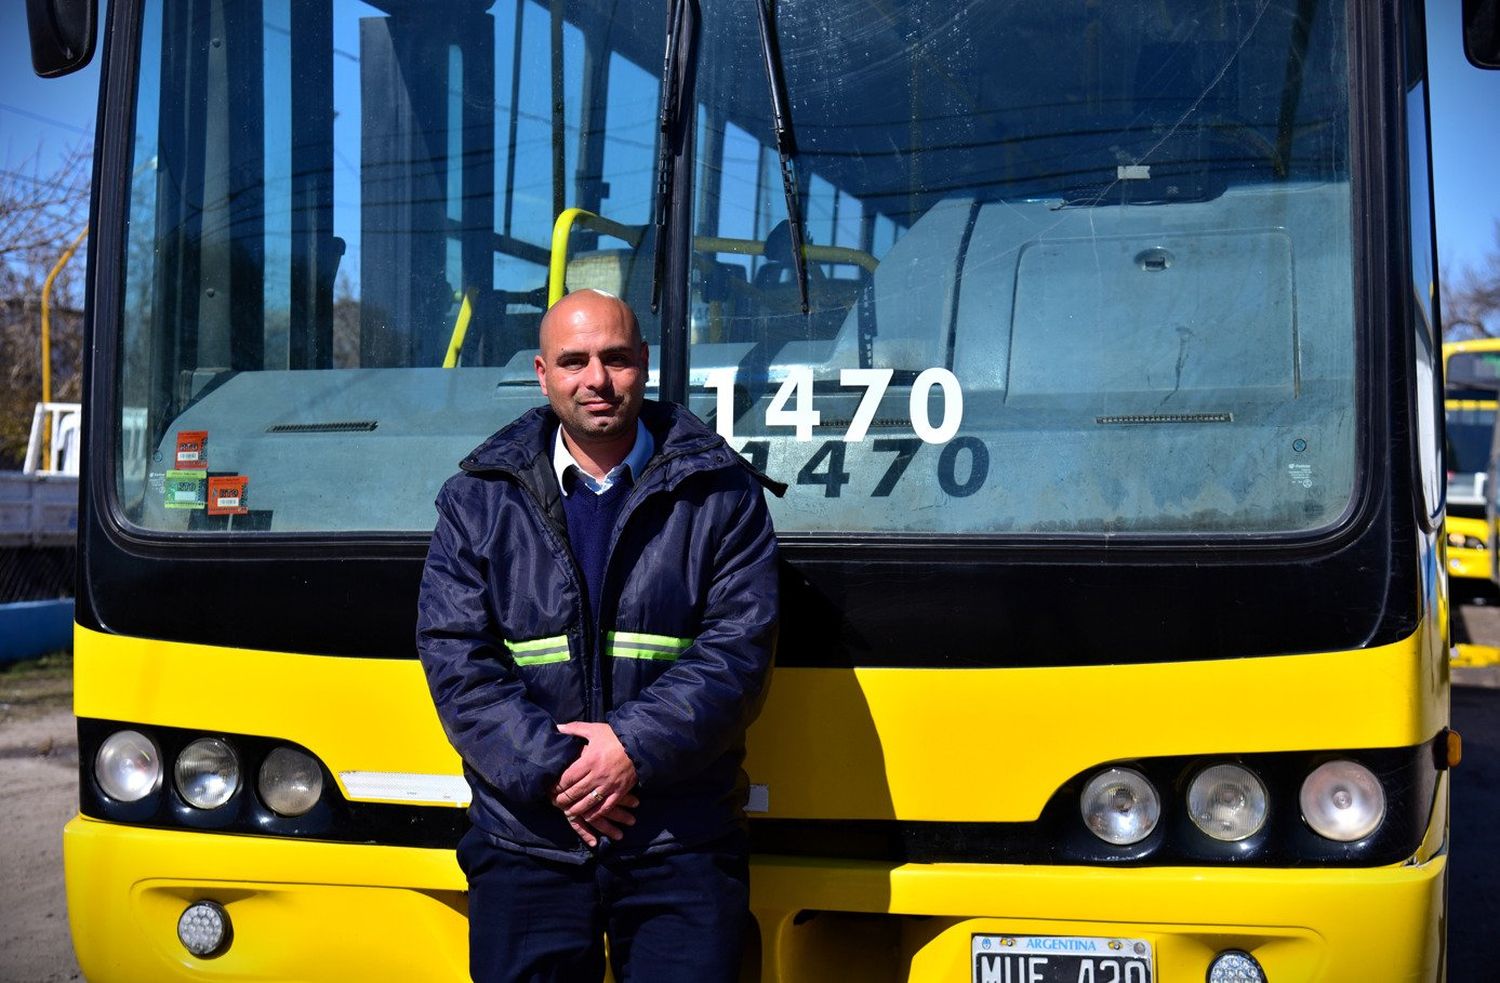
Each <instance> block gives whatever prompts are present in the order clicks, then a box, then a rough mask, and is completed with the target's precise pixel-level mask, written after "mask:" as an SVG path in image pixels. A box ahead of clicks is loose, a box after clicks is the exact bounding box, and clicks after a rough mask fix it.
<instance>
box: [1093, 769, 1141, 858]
mask: <svg viewBox="0 0 1500 983" xmlns="http://www.w3.org/2000/svg"><path fill="white" fill-rule="evenodd" d="M1079 805H1080V807H1081V808H1082V810H1083V821H1084V823H1085V825H1087V826H1088V828H1089V830H1090V831H1091V832H1092V833H1093V834H1094V835H1095V836H1097V837H1099V839H1101V840H1103V841H1104V842H1106V843H1113V844H1115V845H1116V846H1127V845H1129V844H1131V843H1139V842H1140V841H1141V840H1144V839H1145V838H1146V837H1148V836H1150V835H1151V831H1152V830H1153V829H1155V828H1156V821H1157V820H1158V819H1160V818H1161V798H1160V797H1159V796H1158V795H1157V794H1156V789H1155V787H1153V786H1152V784H1151V782H1150V781H1148V780H1147V778H1146V776H1145V775H1142V774H1141V773H1140V772H1138V771H1133V770H1131V769H1129V768H1111V769H1109V770H1108V771H1105V772H1101V773H1100V774H1098V775H1095V776H1094V777H1093V779H1092V780H1091V781H1090V782H1089V783H1088V785H1086V786H1084V789H1083V795H1082V796H1081V800H1080V803H1079Z"/></svg>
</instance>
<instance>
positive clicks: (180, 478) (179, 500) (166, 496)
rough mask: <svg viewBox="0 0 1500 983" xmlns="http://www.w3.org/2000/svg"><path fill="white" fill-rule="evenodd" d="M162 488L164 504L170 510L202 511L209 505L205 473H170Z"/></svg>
mask: <svg viewBox="0 0 1500 983" xmlns="http://www.w3.org/2000/svg"><path fill="white" fill-rule="evenodd" d="M162 488H163V496H162V504H163V505H164V506H166V507H167V508H169V509H201V508H203V507H204V506H205V505H207V504H208V495H207V490H208V482H207V474H206V473H205V472H203V471H168V472H167V476H166V480H165V481H164V482H163V484H162Z"/></svg>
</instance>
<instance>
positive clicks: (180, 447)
mask: <svg viewBox="0 0 1500 983" xmlns="http://www.w3.org/2000/svg"><path fill="white" fill-rule="evenodd" d="M174 467H175V468H176V469H177V470H179V471H185V470H188V469H190V468H198V469H200V470H201V469H205V468H207V467H208V431H207V430H179V431H177V463H176V464H175V465H174Z"/></svg>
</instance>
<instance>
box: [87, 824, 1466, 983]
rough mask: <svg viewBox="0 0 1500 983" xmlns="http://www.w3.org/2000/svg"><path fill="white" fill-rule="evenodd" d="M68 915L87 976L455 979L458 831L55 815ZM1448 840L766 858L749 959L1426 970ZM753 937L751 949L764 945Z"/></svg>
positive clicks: (790, 976) (857, 965) (1200, 974)
mask: <svg viewBox="0 0 1500 983" xmlns="http://www.w3.org/2000/svg"><path fill="white" fill-rule="evenodd" d="M64 857H65V866H66V876H67V887H68V909H69V918H70V921H71V923H72V930H73V942H74V946H75V948H76V949H77V952H78V962H79V965H80V967H81V968H82V970H83V973H84V975H85V976H86V977H87V978H88V979H89V980H91V981H93V983H109V981H116V980H122V981H123V980H129V981H134V980H140V981H170V980H309V981H311V980H348V979H361V980H401V981H411V980H464V979H467V976H468V974H467V959H468V941H467V922H466V915H465V912H466V903H465V896H464V893H463V887H464V882H463V876H462V874H461V873H460V871H459V869H458V866H457V863H456V862H455V860H454V857H453V854H452V852H451V851H448V850H427V849H414V848H404V847H384V846H374V845H364V844H337V843H320V842H306V841H296V840H285V839H273V838H262V837H250V836H223V835H214V834H205V833H201V832H183V831H175V830H157V829H144V828H136V827H126V826H117V825H114V824H110V823H103V822H98V821H96V820H91V819H86V818H83V817H78V818H76V819H74V820H73V821H72V822H71V823H69V824H68V827H67V829H66V831H65V833H64ZM1445 872H1446V856H1445V855H1439V856H1436V857H1434V858H1433V859H1431V860H1430V861H1428V862H1426V863H1421V864H1417V863H1410V864H1403V865H1400V866H1395V867H1379V868H1359V869H1310V870H1285V869H1276V870H1259V869H1224V868H1215V869H1205V868H1187V867H1138V868H1119V869H1101V868H1097V867H1022V866H1006V865H985V864H904V865H900V866H892V865H890V864H878V863H866V862H836V861H828V860H815V859H803V858H784V857H759V858H757V860H756V862H755V864H754V867H753V873H752V892H751V893H752V906H753V908H754V911H755V915H756V921H757V923H758V926H757V927H758V935H759V938H758V943H759V944H758V946H755V945H752V947H751V948H752V953H751V954H750V958H749V960H748V963H749V965H748V966H747V969H748V973H747V977H746V978H748V979H757V978H758V979H761V980H765V981H776V983H794V981H795V983H803V981H806V983H821V981H826V980H834V979H841V978H842V979H851V980H861V981H892V983H896V981H914V983H926V981H945V983H964V981H968V980H971V979H972V970H971V968H970V963H969V960H970V955H969V953H970V937H971V935H973V934H974V933H996V934H1007V935H1070V936H1094V937H1122V938H1132V939H1144V940H1146V941H1148V942H1149V943H1150V944H1151V946H1152V951H1153V954H1154V961H1155V974H1154V977H1153V979H1154V980H1157V981H1161V983H1173V981H1201V980H1203V979H1204V978H1205V975H1206V971H1207V968H1208V964H1209V961H1210V960H1211V959H1212V958H1213V956H1214V955H1215V953H1218V952H1221V951H1223V950H1225V949H1241V950H1244V951H1246V952H1249V953H1251V954H1252V955H1254V956H1255V958H1256V959H1257V960H1259V961H1260V963H1261V965H1262V966H1263V967H1264V968H1265V970H1266V974H1267V978H1268V979H1269V980H1271V981H1273V983H1277V981H1294V980H1325V981H1339V980H1372V979H1379V980H1382V981H1397V980H1424V981H1425V980H1434V979H1438V978H1439V976H1440V973H1441V966H1442V955H1443V936H1442V925H1443V918H1442V910H1443V898H1444V890H1443V882H1444V878H1445ZM202 899H211V900H214V901H217V902H219V903H220V904H222V905H223V906H224V908H225V909H226V911H227V912H228V913H229V917H230V920H231V922H232V924H233V933H234V934H233V942H232V943H231V944H230V946H229V948H228V949H227V951H225V952H224V953H223V954H222V955H219V956H217V957H215V958H212V959H198V958H195V957H194V956H191V955H189V954H188V952H187V950H186V949H184V948H183V946H182V945H181V944H180V943H179V942H178V941H177V936H176V926H177V919H178V917H179V915H181V913H182V911H183V910H184V909H185V908H186V907H187V906H188V905H189V904H190V903H192V902H194V901H198V900H202ZM756 949H758V952H759V955H758V957H757V956H756V954H755V952H754V950H756Z"/></svg>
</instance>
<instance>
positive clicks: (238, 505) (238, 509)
mask: <svg viewBox="0 0 1500 983" xmlns="http://www.w3.org/2000/svg"><path fill="white" fill-rule="evenodd" d="M249 481H250V479H249V478H247V477H245V476H244V475H242V474H231V475H214V476H212V477H210V478H209V479H208V514H209V515H245V514H246V513H247V512H249V511H250V506H249V505H248V504H246V501H247V500H246V498H245V486H246V484H248V483H249Z"/></svg>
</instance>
